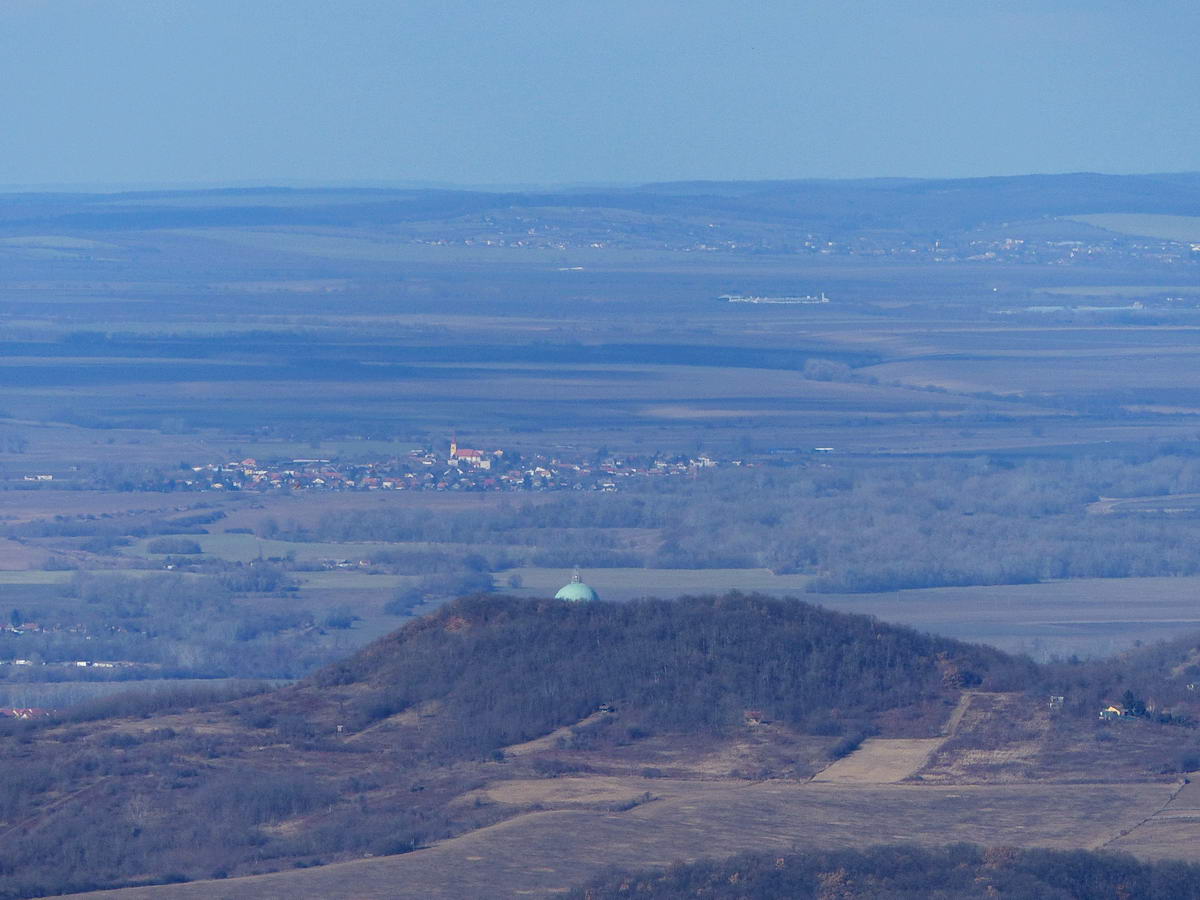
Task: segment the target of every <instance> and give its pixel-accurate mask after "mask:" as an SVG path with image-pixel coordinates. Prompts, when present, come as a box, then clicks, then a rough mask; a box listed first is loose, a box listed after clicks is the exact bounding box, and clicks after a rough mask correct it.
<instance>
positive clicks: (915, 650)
mask: <svg viewBox="0 0 1200 900" xmlns="http://www.w3.org/2000/svg"><path fill="white" fill-rule="evenodd" d="M1033 672H1034V667H1033V665H1032V664H1031V663H1028V662H1027V661H1023V660H1016V659H1013V658H1012V657H1008V656H1006V655H1004V654H1002V653H1000V652H999V651H997V650H993V649H990V648H986V647H981V646H974V645H969V644H963V643H959V642H956V641H953V640H950V639H946V638H938V637H933V636H930V635H924V634H919V633H917V632H915V631H912V630H909V629H907V628H903V627H899V626H894V625H887V624H884V623H881V622H878V621H875V620H874V619H871V618H868V617H865V616H854V615H847V614H843V613H835V612H830V611H828V610H825V609H821V608H819V607H815V606H812V605H810V604H807V603H802V602H799V601H795V600H778V599H771V598H767V597H762V596H746V595H741V594H730V595H727V596H723V597H684V598H680V599H678V600H673V601H661V600H642V601H637V602H633V603H623V604H616V603H604V602H599V603H587V604H566V603H562V602H559V601H550V600H544V601H537V600H518V599H514V598H510V597H490V596H482V597H470V598H464V599H460V600H458V601H456V602H455V603H453V604H451V605H449V606H447V607H445V608H444V609H442V610H441V611H440V612H438V613H436V614H434V615H432V616H429V617H426V618H424V619H420V620H417V621H415V622H413V623H411V624H410V625H408V626H407V627H405V628H403V629H401V630H400V631H398V632H395V633H394V634H392V635H390V636H388V637H385V638H383V639H381V640H379V641H378V642H376V643H375V644H373V645H371V646H370V647H368V648H366V649H365V650H363V651H362V652H360V653H359V654H357V655H356V656H354V657H351V658H350V659H348V660H346V661H345V662H342V663H339V664H336V665H334V666H332V667H330V668H328V669H325V670H323V671H321V672H319V673H318V674H317V675H316V676H315V677H314V678H313V679H312V681H311V683H310V685H309V686H306V687H302V688H299V690H304V691H309V690H313V689H314V688H316V689H317V690H328V689H336V688H337V687H339V686H353V687H354V688H355V690H354V691H353V692H352V693H351V694H350V698H352V699H348V700H346V701H343V702H352V703H353V704H354V705H355V706H356V708H357V710H358V712H359V714H360V717H361V718H362V719H367V720H373V719H378V718H382V717H385V716H387V715H390V714H393V713H395V712H400V711H402V710H406V709H409V708H411V707H415V706H418V705H420V704H423V703H429V702H431V701H436V702H437V704H438V706H439V709H440V710H441V712H440V714H439V715H438V717H437V719H438V720H440V721H441V722H442V723H443V727H444V728H445V729H446V730H447V732H448V733H447V734H446V738H447V743H446V744H443V746H445V747H449V746H450V745H453V746H455V747H456V749H457V750H458V751H460V752H462V751H467V752H479V751H487V750H490V749H493V748H498V747H502V746H504V745H506V744H511V743H515V742H519V741H523V740H528V739H530V738H533V737H536V736H538V735H542V734H545V733H547V732H548V731H550V730H552V729H554V728H556V727H559V726H562V725H564V724H569V723H573V722H577V721H578V720H580V719H581V718H583V717H585V716H587V715H588V714H590V713H592V712H594V711H595V710H596V709H597V707H598V706H600V705H601V704H614V705H618V706H620V707H621V709H622V711H623V717H624V718H626V719H629V718H637V719H640V720H641V721H642V722H643V723H644V724H645V725H647V726H648V727H652V728H655V729H664V730H673V731H693V730H710V731H721V730H723V729H724V728H726V727H728V726H731V725H733V724H735V723H740V722H741V721H742V717H743V714H744V711H745V710H746V709H759V710H762V711H763V712H764V713H765V714H766V715H768V716H770V717H771V718H773V719H775V720H778V721H781V722H787V723H789V724H792V725H795V726H797V727H800V728H802V729H804V728H821V727H828V726H829V720H830V718H831V717H833V718H835V719H840V720H843V721H844V722H846V723H850V722H858V723H861V722H865V721H867V720H869V719H871V718H872V717H874V716H875V715H877V714H878V713H880V712H882V711H885V710H889V709H895V708H897V707H902V706H908V705H916V704H920V703H922V702H926V701H929V700H932V699H936V698H939V697H942V696H946V695H949V694H952V693H954V692H955V691H956V690H957V689H959V688H961V687H963V686H968V685H982V686H983V687H985V688H989V687H993V688H995V687H1005V686H1009V685H1013V684H1017V683H1020V682H1026V681H1027V680H1028V679H1029V678H1030V677H1032V675H1033ZM342 708H343V709H344V708H345V707H344V706H343V707H342ZM450 731H452V732H453V735H454V736H453V738H452V739H451V738H450V734H449V732H450Z"/></svg>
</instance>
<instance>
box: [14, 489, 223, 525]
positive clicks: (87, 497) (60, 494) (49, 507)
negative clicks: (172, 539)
mask: <svg viewBox="0 0 1200 900" xmlns="http://www.w3.org/2000/svg"><path fill="white" fill-rule="evenodd" d="M239 499H241V498H233V497H227V496H218V495H214V494H209V495H207V496H205V497H203V498H201V497H197V496H196V495H194V494H167V493H163V492H161V491H60V490H53V489H47V488H43V487H39V488H38V489H37V490H29V491H22V490H16V491H0V521H3V522H5V523H7V524H9V525H12V524H17V523H21V522H30V521H33V520H35V519H45V518H52V517H54V516H81V515H85V516H86V515H90V516H98V517H118V516H134V515H142V514H146V513H155V514H159V513H161V514H163V515H168V514H171V515H174V514H176V513H182V512H183V511H184V510H186V509H188V508H190V507H191V506H193V505H194V504H197V503H200V502H204V503H208V504H210V505H213V506H217V505H220V506H225V505H226V504H235V503H236V502H237V500H239Z"/></svg>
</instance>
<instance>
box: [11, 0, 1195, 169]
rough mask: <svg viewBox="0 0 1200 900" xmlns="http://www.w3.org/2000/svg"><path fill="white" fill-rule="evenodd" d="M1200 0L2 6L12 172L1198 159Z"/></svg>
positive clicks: (169, 0)
mask: <svg viewBox="0 0 1200 900" xmlns="http://www.w3.org/2000/svg"><path fill="white" fill-rule="evenodd" d="M1197 26H1200V8H1197V7H1196V6H1195V5H1194V4H1188V3H1183V2H1175V0H1170V2H1164V3H1159V4H1156V5H1155V6H1154V7H1153V9H1152V10H1151V11H1147V9H1146V8H1144V7H1141V8H1136V7H1131V6H1129V5H1128V4H1119V3H1116V2H1110V0H1099V2H1089V3H1084V2H1080V0H1055V2H1050V3H1035V2H1032V0H1016V2H1012V3H1007V4H1004V5H1003V6H1000V5H987V6H983V5H977V6H975V7H973V8H970V9H967V8H964V7H963V5H962V4H955V3H950V2H948V0H922V2H909V3H902V4H895V3H884V2H881V0H866V2H862V3H858V4H855V5H854V6H853V7H852V8H847V7H838V8H826V7H823V6H818V5H815V4H803V5H794V4H782V3H773V2H772V3H755V4H751V5H750V6H749V8H744V7H742V8H738V9H737V11H736V14H735V13H734V11H733V10H732V8H731V7H730V6H729V5H728V4H725V3H720V2H716V0H698V2H694V3H690V4H688V5H687V6H686V7H685V6H677V5H675V4H661V5H656V6H654V7H652V8H646V6H645V5H644V4H636V3H632V2H627V0H617V2H612V3H607V4H604V5H603V6H600V5H592V4H584V3H566V4H562V3H550V2H543V0H535V2H529V3H525V4H521V5H520V6H519V7H516V8H513V7H503V8H502V7H498V6H497V7H491V6H483V5H479V4H469V3H464V2H461V0H459V2H445V3H438V4H433V3H428V2H399V3H388V2H379V0H351V2H348V3H344V4H339V5H338V6H337V7H336V9H335V8H333V7H331V6H329V5H327V4H323V3H318V2H315V0H293V2H289V3H283V2H280V0H260V2H255V3H252V4H238V3H234V2H231V0H213V2H210V3H207V4H204V5H203V6H196V5H193V4H188V3H184V2H181V0H160V2H154V3H151V2H148V0H129V2H126V3H122V4H120V5H115V4H108V3H98V2H94V0H8V2H5V3H2V4H0V110H2V111H3V114H4V117H5V119H6V121H8V122H9V123H18V124H19V127H10V128H6V129H4V130H3V131H2V132H0V185H3V186H5V187H7V188H13V187H53V186H74V187H84V188H95V187H104V188H107V189H119V188H137V187H159V186H166V185H170V186H181V187H182V186H196V187H207V186H216V185H252V184H284V185H287V184H294V185H316V184H330V185H374V184H379V185H397V184H443V185H447V186H451V185H452V186H484V185H486V186H514V185H522V186H524V185H531V186H532V185H538V186H542V185H561V184H579V183H585V184H597V183H599V184H636V183H645V182H655V181H673V180H757V179H806V178H860V177H946V178H952V177H970V176H985V175H1012V174H1026V173H1034V172H1037V173H1047V174H1053V173H1064V172H1083V171H1091V172H1101V173H1145V172H1184V171H1198V170H1200V149H1198V148H1200V106H1198V105H1197V104H1196V103H1195V102H1194V98H1193V97H1192V96H1191V86H1192V85H1194V84H1195V83H1197V80H1198V79H1200V60H1198V59H1197V56H1196V54H1195V53H1194V50H1193V46H1192V44H1193V40H1192V38H1193V36H1194V35H1195V34H1196V33H1197V31H1198V28H1197Z"/></svg>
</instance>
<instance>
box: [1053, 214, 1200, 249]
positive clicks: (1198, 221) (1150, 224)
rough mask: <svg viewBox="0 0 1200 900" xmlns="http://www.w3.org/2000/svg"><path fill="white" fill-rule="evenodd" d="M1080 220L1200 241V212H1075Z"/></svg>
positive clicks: (1108, 227) (1114, 228)
mask: <svg viewBox="0 0 1200 900" xmlns="http://www.w3.org/2000/svg"><path fill="white" fill-rule="evenodd" d="M1071 218H1072V219H1073V220H1074V221H1076V222H1083V223H1085V224H1087V225H1094V226H1096V227H1097V228H1103V229H1105V230H1106V231H1115V232H1117V233H1118V234H1132V235H1137V236H1140V237H1151V238H1160V239H1162V240H1167V241H1184V242H1188V243H1192V242H1200V216H1171V215H1156V214H1152V213H1101V214H1096V215H1087V216H1071Z"/></svg>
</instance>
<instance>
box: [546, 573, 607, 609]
mask: <svg viewBox="0 0 1200 900" xmlns="http://www.w3.org/2000/svg"><path fill="white" fill-rule="evenodd" d="M554 599H555V600H570V601H571V602H572V603H590V602H592V601H593V600H599V599H600V595H599V594H597V593H596V592H595V591H593V590H592V589H591V588H590V587H588V586H587V585H586V584H584V583H583V579H582V578H580V577H579V570H578V569H576V570H575V574H574V575H572V576H571V581H570V583H569V584H564V585H563V586H562V587H561V588H559V589H558V593H557V594H555V595H554Z"/></svg>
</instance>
